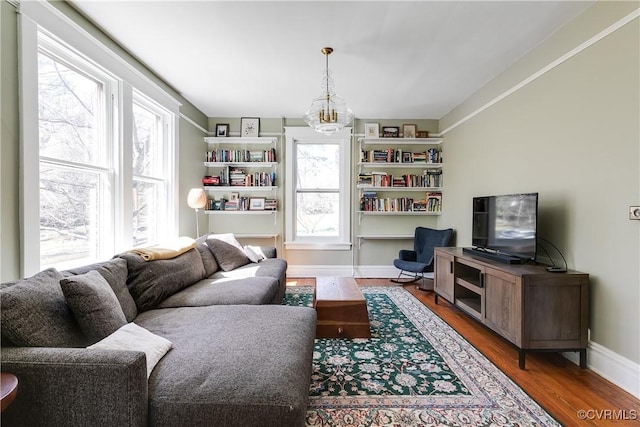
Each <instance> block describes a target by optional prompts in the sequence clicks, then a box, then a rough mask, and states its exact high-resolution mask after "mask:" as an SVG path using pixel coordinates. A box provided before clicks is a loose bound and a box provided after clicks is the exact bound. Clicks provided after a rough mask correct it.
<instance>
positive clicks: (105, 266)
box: [61, 258, 138, 322]
mask: <svg viewBox="0 0 640 427" xmlns="http://www.w3.org/2000/svg"><path fill="white" fill-rule="evenodd" d="M91 270H96V271H97V272H98V273H100V274H101V275H102V277H104V278H105V280H106V281H107V282H108V283H109V286H111V289H113V292H114V293H115V294H116V298H118V301H119V302H120V306H121V307H122V311H123V312H124V315H125V317H126V318H127V322H131V321H132V320H133V319H135V318H136V316H137V315H138V309H137V308H136V302H135V301H134V300H133V297H132V296H131V294H130V293H129V289H127V273H128V272H127V261H125V260H124V259H121V258H113V259H110V260H109V261H104V262H98V263H95V264H89V265H84V266H82V267H78V268H73V269H71V270H66V271H62V272H61V273H62V275H63V276H65V277H66V276H69V275H70V274H84V273H87V272H89V271H91Z"/></svg>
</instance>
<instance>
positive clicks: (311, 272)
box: [287, 264, 429, 279]
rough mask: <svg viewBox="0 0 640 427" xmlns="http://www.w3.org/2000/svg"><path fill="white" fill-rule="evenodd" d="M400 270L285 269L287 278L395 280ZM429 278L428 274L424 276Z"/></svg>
mask: <svg viewBox="0 0 640 427" xmlns="http://www.w3.org/2000/svg"><path fill="white" fill-rule="evenodd" d="M398 274H400V270H398V269H397V268H395V267H394V266H392V265H355V266H351V265H291V264H289V266H288V267H287V276H289V277H321V276H337V277H358V278H367V277H372V278H376V279H395V278H396V277H398ZM425 276H427V277H429V273H427V274H425Z"/></svg>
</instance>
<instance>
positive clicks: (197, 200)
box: [187, 188, 207, 209]
mask: <svg viewBox="0 0 640 427" xmlns="http://www.w3.org/2000/svg"><path fill="white" fill-rule="evenodd" d="M187 204H188V205H189V207H190V208H192V209H202V208H204V207H205V206H206V205H207V195H206V194H205V192H204V190H203V189H202V188H192V189H191V190H189V195H188V196H187Z"/></svg>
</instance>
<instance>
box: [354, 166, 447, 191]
mask: <svg viewBox="0 0 640 427" xmlns="http://www.w3.org/2000/svg"><path fill="white" fill-rule="evenodd" d="M358 185H360V186H365V187H442V171H441V170H434V169H426V170H424V171H423V172H422V174H421V175H401V176H393V175H390V174H388V173H386V172H365V173H361V174H359V175H358Z"/></svg>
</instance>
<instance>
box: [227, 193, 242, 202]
mask: <svg viewBox="0 0 640 427" xmlns="http://www.w3.org/2000/svg"><path fill="white" fill-rule="evenodd" d="M239 198H240V193H231V196H230V197H229V200H238V199H239Z"/></svg>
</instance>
